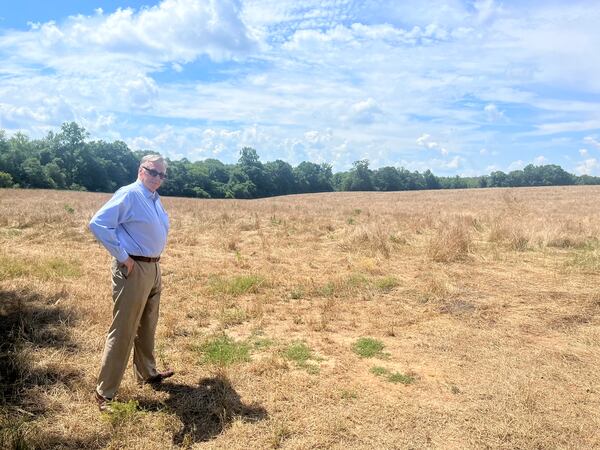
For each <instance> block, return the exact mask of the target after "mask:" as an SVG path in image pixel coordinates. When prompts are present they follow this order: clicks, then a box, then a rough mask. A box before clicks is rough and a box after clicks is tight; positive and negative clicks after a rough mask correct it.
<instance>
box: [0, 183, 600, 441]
mask: <svg viewBox="0 0 600 450" xmlns="http://www.w3.org/2000/svg"><path fill="white" fill-rule="evenodd" d="M599 194H600V189H599V188H597V187H565V188H535V189H533V188H532V189H478V190H465V191H437V192H434V191H429V192H424V191H421V192H402V193H331V194H314V195H297V196H289V197H279V198H272V199H261V200H253V201H239V200H194V199H179V198H164V204H165V207H166V208H167V210H168V211H169V214H170V217H171V226H172V228H171V234H170V237H169V244H168V247H167V250H166V252H165V254H164V258H163V262H162V263H161V266H162V269H163V283H164V290H163V296H162V299H161V318H160V321H159V328H158V331H157V338H158V345H157V358H158V361H159V363H160V365H161V366H169V367H173V368H174V369H175V370H176V372H177V374H176V377H175V378H174V379H173V380H174V381H173V382H171V383H167V384H165V385H164V386H163V387H162V388H161V389H159V390H156V391H155V390H152V389H150V387H148V386H144V387H138V386H137V385H136V384H135V383H134V382H133V379H132V376H131V374H130V373H131V370H130V369H128V372H127V374H126V377H125V379H124V382H123V385H122V387H121V390H120V393H119V394H120V395H119V400H120V402H121V403H122V405H123V406H122V407H121V408H120V409H119V414H118V416H109V417H105V419H107V420H102V418H101V416H100V415H99V414H98V412H97V410H96V408H95V405H94V404H93V402H92V400H91V392H92V391H93V389H94V383H95V376H96V373H97V369H98V364H99V359H100V354H101V351H102V347H103V341H104V338H105V332H106V329H107V328H108V325H109V322H110V311H111V302H110V297H109V295H110V287H109V286H110V285H109V257H108V255H107V253H106V251H105V250H104V249H103V248H101V247H100V246H99V245H98V244H97V243H96V242H95V241H94V239H93V238H92V236H91V234H90V233H89V232H88V231H87V222H88V221H89V219H90V218H91V216H92V214H93V213H94V212H95V211H96V210H97V209H98V208H99V207H100V205H101V204H102V203H103V202H105V201H106V200H107V199H108V198H109V196H108V195H107V194H91V193H75V192H57V191H33V190H30V191H21V190H0V242H1V245H2V250H1V251H0V297H1V302H0V321H1V323H0V325H1V328H0V329H1V330H2V331H1V333H2V336H1V338H2V342H3V343H2V344H1V345H2V347H1V352H0V358H1V361H0V362H1V363H2V369H1V370H2V373H0V375H2V379H1V382H0V389H1V392H0V395H1V396H0V400H2V404H1V405H2V406H1V409H0V426H2V432H1V433H2V434H1V435H0V439H2V440H3V441H0V442H2V443H3V444H6V445H8V444H11V443H12V444H15V443H19V442H21V443H24V444H28V445H30V446H38V447H55V448H104V447H107V448H144V449H148V450H149V449H154V448H157V449H158V448H160V449H162V448H169V447H170V446H181V447H185V448H191V447H198V448H228V449H229V448H289V449H292V448H298V449H304V448H365V449H366V448H482V447H490V448H591V447H599V446H600V435H599V434H598V432H597V430H598V428H599V427H600V372H599V371H598V367H599V366H600V351H599V345H600V287H599V286H600V285H599V281H600V277H599V273H600V272H599V270H600V250H599V249H600V213H599V212H598V208H597V199H598V197H599ZM361 342H363V343H364V342H367V343H371V344H370V345H374V346H375V348H376V349H380V350H381V349H382V350H381V351H377V352H375V353H374V354H372V355H371V354H369V355H367V356H368V357H366V356H365V355H360V354H357V351H356V349H357V345H358V344H360V343H361ZM396 381H400V382H396ZM136 402H137V403H136Z"/></svg>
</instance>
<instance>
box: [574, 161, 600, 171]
mask: <svg viewBox="0 0 600 450" xmlns="http://www.w3.org/2000/svg"><path fill="white" fill-rule="evenodd" d="M598 169H600V162H598V160H597V159H596V158H589V159H586V160H585V161H582V162H581V163H579V164H578V165H577V166H576V167H575V172H576V173H577V174H578V175H595V174H596V173H598V171H599V170H598Z"/></svg>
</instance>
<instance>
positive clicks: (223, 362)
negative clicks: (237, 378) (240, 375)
mask: <svg viewBox="0 0 600 450" xmlns="http://www.w3.org/2000/svg"><path fill="white" fill-rule="evenodd" d="M193 350H195V351H196V352H198V353H200V363H201V364H212V365H215V366H221V367H225V366H229V365H231V364H235V363H240V362H247V361H250V345H248V344H247V343H245V342H236V341H234V340H233V339H232V338H230V337H229V336H226V335H221V336H216V337H212V338H208V339H206V340H205V341H204V342H202V343H201V344H200V345H197V346H195V347H193Z"/></svg>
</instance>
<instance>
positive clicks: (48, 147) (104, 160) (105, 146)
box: [0, 122, 600, 198]
mask: <svg viewBox="0 0 600 450" xmlns="http://www.w3.org/2000/svg"><path fill="white" fill-rule="evenodd" d="M146 153H148V152H143V151H132V150H130V149H129V147H128V146H127V144H125V143H124V142H122V141H115V142H105V141H102V140H100V141H90V140H89V134H88V133H87V132H86V131H85V129H84V128H83V127H81V126H80V125H78V124H77V123H75V122H69V123H64V124H63V125H62V127H61V128H60V130H59V131H58V132H49V133H48V135H47V136H46V137H44V138H42V139H29V138H28V137H27V136H26V135H25V134H23V133H16V134H14V135H13V136H11V137H7V136H6V133H5V131H3V130H0V187H21V188H43V189H69V190H85V191H92V192H114V191H115V190H116V189H117V188H118V187H120V186H123V185H125V184H128V183H131V181H132V180H134V179H135V178H136V176H137V169H138V165H139V160H140V159H141V157H142V156H143V155H144V154H146ZM168 164H169V170H168V179H167V180H166V182H165V183H164V184H163V186H162V188H161V193H162V194H163V195H171V196H180V197H199V198H259V197H271V196H276V195H288V194H301V193H313V192H331V191H405V190H421V189H465V188H478V187H520V186H563V185H574V184H600V177H593V176H589V175H582V176H576V175H573V174H570V173H568V172H566V171H565V170H563V169H562V168H561V167H560V166H558V165H554V164H548V165H540V166H535V165H532V164H530V165H528V166H526V167H525V168H524V169H522V170H514V171H511V172H509V173H504V172H501V171H495V172H492V173H491V174H489V175H484V176H480V177H459V176H455V177H438V176H435V175H434V174H433V173H432V172H431V171H430V170H426V171H425V172H423V173H420V172H418V171H415V172H411V171H409V170H407V169H405V168H403V167H400V168H397V167H392V166H387V167H381V168H379V169H374V170H373V169H370V168H369V161H368V160H366V159H365V160H360V161H356V162H354V164H353V166H352V168H351V169H350V170H348V171H346V172H337V173H333V171H332V167H331V165H329V164H325V163H323V164H315V163H312V162H309V161H304V162H302V163H300V164H298V165H297V166H295V167H293V166H291V165H290V164H289V163H287V162H285V161H282V160H275V161H269V162H266V163H263V162H261V161H260V157H259V155H258V153H257V152H256V150H255V149H253V148H250V147H244V148H242V149H241V151H240V157H239V160H238V162H237V163H236V164H224V163H222V162H221V161H219V160H217V159H205V160H203V161H194V162H191V161H189V160H187V159H185V158H183V159H181V160H168Z"/></svg>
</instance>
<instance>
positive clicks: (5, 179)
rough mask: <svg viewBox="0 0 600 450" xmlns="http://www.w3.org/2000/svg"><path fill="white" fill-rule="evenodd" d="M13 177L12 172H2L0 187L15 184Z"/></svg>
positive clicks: (0, 174) (0, 173)
mask: <svg viewBox="0 0 600 450" xmlns="http://www.w3.org/2000/svg"><path fill="white" fill-rule="evenodd" d="M13 184H14V183H13V179H12V177H11V176H10V173H6V172H0V188H7V187H12V186H13Z"/></svg>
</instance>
